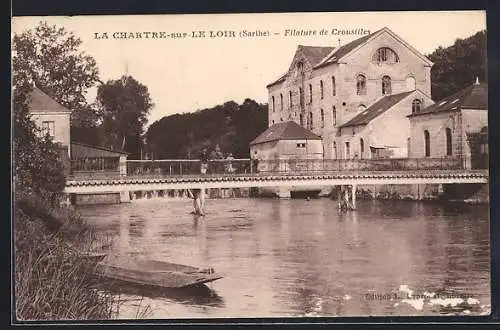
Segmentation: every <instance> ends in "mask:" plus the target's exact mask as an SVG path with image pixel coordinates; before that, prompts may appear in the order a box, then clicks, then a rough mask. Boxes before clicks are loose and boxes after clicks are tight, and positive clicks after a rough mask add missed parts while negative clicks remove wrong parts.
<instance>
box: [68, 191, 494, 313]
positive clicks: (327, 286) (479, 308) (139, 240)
mask: <svg viewBox="0 0 500 330" xmlns="http://www.w3.org/2000/svg"><path fill="white" fill-rule="evenodd" d="M191 207H192V202H191V201H190V200H187V199H176V198H170V199H169V198H157V199H151V200H134V201H133V202H132V203H128V204H120V205H102V206H79V207H78V208H77V210H78V211H79V212H80V213H81V214H82V216H83V217H84V218H85V219H87V221H88V222H89V223H90V224H92V225H95V226H96V228H97V230H98V231H99V232H100V233H101V234H104V235H106V236H109V237H111V238H112V239H113V244H112V248H111V255H112V256H113V257H117V258H135V257H141V258H147V259H154V260H162V261H169V262H174V263H181V264H187V265H192V266H197V267H198V266H199V267H213V268H214V269H215V270H216V271H217V272H221V273H223V274H224V275H225V277H224V278H222V279H220V280H217V281H215V282H213V283H211V284H209V285H207V286H206V287H205V288H202V289H196V290H169V291H165V290H158V289H147V288H141V287H135V286H130V285H122V286H120V297H121V298H123V299H124V300H125V301H126V302H125V303H124V304H123V305H122V307H121V308H120V312H119V317H120V318H135V317H143V318H156V319H172V318H175V319H184V318H189V319H192V318H221V317H234V318H247V317H250V318H252V317H289V316H291V317H294V316H366V315H380V316H400V315H457V314H458V315H480V314H488V313H489V311H490V241H489V237H490V236H489V206H487V205H474V206H472V205H470V206H469V205H459V204H457V205H437V204H428V203H418V202H404V201H366V200H358V203H357V210H356V211H350V212H347V213H340V212H339V211H338V210H337V208H336V204H335V202H334V201H332V200H330V199H327V198H321V199H312V200H309V201H308V200H302V199H289V200H286V199H281V200H280V199H265V198H260V199H259V198H238V199H208V200H207V214H206V216H205V217H204V218H197V217H195V216H193V215H191V214H190V213H189V212H190V211H191Z"/></svg>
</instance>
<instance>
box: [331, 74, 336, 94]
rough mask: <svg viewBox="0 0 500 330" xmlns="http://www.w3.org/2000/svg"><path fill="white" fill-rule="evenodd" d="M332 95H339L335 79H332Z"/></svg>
mask: <svg viewBox="0 0 500 330" xmlns="http://www.w3.org/2000/svg"><path fill="white" fill-rule="evenodd" d="M332 95H333V96H335V95H337V91H336V87H335V77H332Z"/></svg>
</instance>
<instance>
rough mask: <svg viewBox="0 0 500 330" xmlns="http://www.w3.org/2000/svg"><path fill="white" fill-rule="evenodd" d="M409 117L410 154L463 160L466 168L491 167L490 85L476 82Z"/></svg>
mask: <svg viewBox="0 0 500 330" xmlns="http://www.w3.org/2000/svg"><path fill="white" fill-rule="evenodd" d="M408 118H409V119H410V126H411V137H410V157H412V158H444V159H446V158H448V159H460V160H461V161H462V166H463V168H468V169H471V168H488V161H487V159H488V156H487V154H488V146H487V128H488V84H481V83H479V81H476V83H475V84H473V85H471V86H468V87H466V88H464V89H462V90H460V91H458V92H456V93H454V94H452V95H450V96H448V97H446V98H444V99H442V100H440V101H438V102H436V103H435V104H433V105H431V106H428V107H425V108H423V109H421V110H419V111H414V112H413V113H412V114H410V115H409V116H408ZM477 136H479V137H485V138H483V139H482V140H481V139H475V137H477ZM476 144H478V145H476Z"/></svg>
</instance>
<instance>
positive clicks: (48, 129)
mask: <svg viewBox="0 0 500 330" xmlns="http://www.w3.org/2000/svg"><path fill="white" fill-rule="evenodd" d="M42 133H43V135H47V134H48V135H49V136H50V137H54V136H55V134H56V125H55V122H53V121H44V122H42Z"/></svg>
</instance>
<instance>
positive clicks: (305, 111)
mask: <svg viewBox="0 0 500 330" xmlns="http://www.w3.org/2000/svg"><path fill="white" fill-rule="evenodd" d="M432 65H433V63H432V62H431V61H429V59H427V58H426V57H425V56H424V55H422V54H421V53H420V52H418V51H417V50H416V49H414V48H413V47H412V46H411V45H409V44H408V43H406V42H405V41H404V40H402V39H401V38H400V37H399V36H397V35H396V34H395V33H394V32H392V31H391V30H390V29H388V28H383V29H381V30H379V31H376V32H374V33H372V34H370V35H367V36H363V37H361V38H359V39H356V40H354V41H352V42H350V43H348V44H345V45H342V46H340V47H338V48H333V47H310V46H298V48H297V51H296V53H295V55H294V57H293V60H292V63H291V64H290V66H289V69H288V71H287V72H286V73H285V74H283V75H282V76H281V77H280V78H279V79H278V80H276V81H274V82H272V83H271V84H269V85H268V86H267V88H268V92H269V100H268V102H269V111H268V113H269V118H268V119H269V125H270V126H271V125H273V124H275V123H279V122H282V121H288V120H291V121H294V122H296V123H298V124H299V125H301V126H303V127H305V128H307V129H309V130H311V131H312V132H313V133H315V134H317V135H319V136H321V137H322V139H323V144H324V157H325V158H329V159H333V158H339V157H340V158H344V157H345V156H346V155H348V153H346V150H345V148H346V146H345V141H343V138H342V137H341V129H340V128H341V126H342V125H343V124H345V123H347V122H348V121H350V120H351V119H352V118H354V117H355V116H357V115H359V114H360V113H362V112H363V111H365V110H366V109H368V108H369V107H370V106H371V105H372V104H374V103H375V102H377V101H378V100H380V99H381V98H383V97H386V96H389V95H393V94H399V93H404V92H409V91H415V90H418V91H419V95H422V97H421V102H422V104H421V106H426V105H428V104H425V102H428V101H429V100H430V89H431V80H430V70H431V67H432ZM409 111H411V109H410V110H409ZM407 114H408V113H407V112H405V113H401V114H398V116H400V117H402V118H405V120H407V118H406V115H407ZM404 140H405V143H406V140H407V137H405V138H404ZM366 147H367V150H369V147H370V146H369V145H367V146H366ZM335 149H336V154H335ZM349 154H351V155H352V156H354V154H353V153H349ZM337 156H338V157H337Z"/></svg>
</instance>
